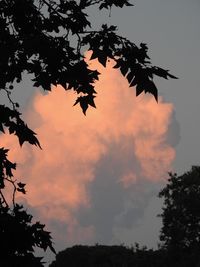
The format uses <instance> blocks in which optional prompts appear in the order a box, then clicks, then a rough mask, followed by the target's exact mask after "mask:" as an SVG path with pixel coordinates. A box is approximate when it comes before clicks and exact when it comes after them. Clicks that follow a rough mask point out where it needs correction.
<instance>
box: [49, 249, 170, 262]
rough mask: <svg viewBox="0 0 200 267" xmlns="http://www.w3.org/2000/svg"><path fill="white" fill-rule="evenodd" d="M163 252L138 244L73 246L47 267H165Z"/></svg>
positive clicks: (62, 252) (58, 255)
mask: <svg viewBox="0 0 200 267" xmlns="http://www.w3.org/2000/svg"><path fill="white" fill-rule="evenodd" d="M165 254H166V253H165V252H164V251H162V250H158V251H154V250H152V249H149V250H148V249H147V248H146V247H142V248H140V247H139V245H138V244H136V245H135V246H133V247H131V248H127V247H124V246H102V245H96V246H74V247H71V248H67V249H65V250H63V251H61V252H59V253H58V254H57V255H56V260H55V261H53V262H52V263H51V264H50V265H49V267H66V266H69V267H147V266H148V267H167V266H169V265H167V264H166V261H165Z"/></svg>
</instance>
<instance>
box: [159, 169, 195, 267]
mask: <svg viewBox="0 0 200 267" xmlns="http://www.w3.org/2000/svg"><path fill="white" fill-rule="evenodd" d="M159 197H162V198H164V207H163V212H162V214H161V217H162V222H163V226H162V229H161V235H160V240H161V241H162V242H163V243H162V246H163V248H165V249H167V251H168V253H169V257H170V258H171V259H173V261H175V260H176V261H177V264H178V263H179V264H180V266H200V254H199V251H200V167H199V166H193V167H192V169H191V170H190V171H189V172H186V173H184V174H183V175H180V176H178V175H177V174H176V173H169V179H168V183H167V185H166V186H165V188H164V189H163V190H162V191H161V192H160V194H159Z"/></svg>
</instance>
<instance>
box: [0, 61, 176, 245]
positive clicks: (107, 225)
mask: <svg viewBox="0 0 200 267" xmlns="http://www.w3.org/2000/svg"><path fill="white" fill-rule="evenodd" d="M90 65H91V68H98V70H99V71H100V72H101V75H100V80H99V81H98V82H97V83H96V90H97V92H98V95H97V97H96V106H97V109H93V108H90V109H89V110H88V112H87V116H86V117H85V116H84V115H83V114H82V112H81V110H80V108H78V107H77V106H76V107H72V105H73V103H74V101H75V99H76V95H75V94H74V93H73V92H69V91H67V92H66V91H65V90H64V89H63V88H62V87H61V86H57V87H54V88H52V92H50V93H49V94H46V95H43V94H42V93H40V92H38V93H36V94H35V96H34V97H33V100H32V103H31V104H30V105H29V107H27V110H26V111H25V113H24V114H25V117H26V118H25V119H26V121H27V122H28V125H29V126H30V127H31V128H32V129H33V130H34V131H35V132H37V134H38V137H39V140H40V142H41V145H42V148H43V150H39V149H37V148H35V147H33V146H30V145H29V144H25V145H23V148H20V147H19V145H18V144H17V140H16V138H15V137H14V136H9V135H1V136H0V142H1V144H2V145H3V146H4V147H8V148H10V152H9V156H10V158H11V159H12V160H13V161H16V162H17V163H18V168H17V171H16V177H18V178H19V179H20V180H22V181H23V182H26V183H27V191H28V192H27V197H26V202H27V205H28V206H30V207H31V209H32V210H33V212H34V213H35V215H36V216H38V218H40V219H41V221H42V222H44V223H46V224H47V225H48V226H49V227H50V230H52V231H53V232H54V236H55V237H56V240H57V241H58V243H59V242H61V243H63V244H64V243H65V244H69V245H70V244H74V243H84V242H107V243H109V242H111V241H112V240H115V238H118V239H119V236H117V237H116V235H115V231H116V229H117V227H122V228H123V227H124V228H131V227H132V226H133V225H134V224H137V223H139V221H140V219H141V218H142V216H143V214H144V210H145V208H146V207H147V206H148V201H149V199H150V198H151V197H152V195H153V194H154V193H155V187H154V185H155V184H156V183H160V182H162V181H163V178H164V177H165V176H166V172H167V171H169V170H171V168H172V162H173V160H174V158H175V150H174V147H173V142H169V136H168V133H169V132H170V138H171V139H173V135H172V131H171V130H170V127H171V125H172V118H173V106H172V104H170V103H166V102H165V101H164V100H163V99H162V98H161V97H160V98H159V103H156V102H155V100H154V98H153V97H152V96H150V95H141V96H139V97H137V98H136V97H135V89H134V88H129V87H128V83H127V81H126V80H125V79H124V78H123V77H122V76H121V74H120V73H119V71H118V70H116V69H113V68H112V62H109V63H108V67H107V68H106V69H105V68H103V67H101V66H100V65H99V64H98V63H97V62H96V61H95V60H93V61H91V62H90ZM77 75H78V74H77ZM175 138H176V137H175ZM19 197H20V196H19ZM21 199H22V198H21Z"/></svg>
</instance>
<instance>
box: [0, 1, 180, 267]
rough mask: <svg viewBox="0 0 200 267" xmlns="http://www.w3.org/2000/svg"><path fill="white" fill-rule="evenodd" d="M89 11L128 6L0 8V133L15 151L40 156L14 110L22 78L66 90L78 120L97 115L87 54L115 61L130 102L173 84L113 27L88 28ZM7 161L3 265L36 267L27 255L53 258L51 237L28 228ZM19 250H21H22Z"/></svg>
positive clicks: (1, 193) (0, 181)
mask: <svg viewBox="0 0 200 267" xmlns="http://www.w3.org/2000/svg"><path fill="white" fill-rule="evenodd" d="M91 6H96V8H97V10H98V11H102V10H103V9H111V8H113V7H114V6H115V7H119V8H122V7H125V6H132V4H131V3H130V1H129V0H117V1H116V0H79V1H74V0H70V1H65V0H1V1H0V35H1V38H0V51H1V59H0V91H1V92H4V93H5V94H6V96H7V99H8V102H9V104H8V105H7V106H6V105H5V104H1V105H0V131H1V132H2V133H5V130H6V129H7V130H8V132H9V133H10V134H14V135H16V136H17V137H18V140H19V143H20V145H21V146H22V145H23V143H24V142H28V143H30V144H31V145H36V146H38V147H40V148H41V146H40V143H39V140H38V139H37V137H36V133H34V131H32V130H31V129H30V128H29V127H28V126H27V124H26V123H25V122H24V120H23V119H22V116H21V115H22V114H21V113H20V105H19V103H17V102H15V100H14V99H13V98H12V91H13V90H16V83H20V82H21V81H22V79H23V75H27V74H29V76H30V77H31V79H32V81H33V85H34V86H35V87H42V88H43V89H44V90H47V91H49V90H51V87H52V86H53V85H58V84H60V85H62V87H63V88H64V89H65V90H74V91H75V92H76V93H77V99H76V101H75V103H74V105H77V104H79V105H80V107H81V109H82V111H83V113H84V114H86V111H87V109H88V107H89V106H91V107H96V106H95V102H94V98H95V97H96V91H95V81H96V80H98V77H99V72H98V71H97V70H90V69H89V66H88V64H87V63H86V61H85V58H84V53H85V51H87V50H92V56H91V60H92V59H98V61H99V62H100V63H101V64H102V65H103V66H104V67H106V63H107V60H108V59H112V60H114V61H115V66H114V68H116V69H119V70H120V72H121V74H122V75H123V76H125V77H126V79H127V80H128V82H129V85H130V87H133V86H134V87H135V88H136V96H138V95H140V94H141V93H142V92H145V93H150V94H152V95H153V96H154V97H155V99H156V100H158V91H157V88H156V85H155V83H154V81H153V78H154V76H159V77H162V78H165V79H167V78H176V77H175V76H173V75H171V74H170V73H169V71H168V70H165V69H162V68H160V67H157V66H153V65H152V64H151V61H150V58H149V56H148V54H147V52H148V48H147V45H146V44H144V43H141V44H140V45H139V46H137V45H136V44H134V43H133V42H132V41H130V40H128V39H127V38H125V37H122V36H119V35H118V34H117V27H116V26H114V25H107V24H103V25H102V26H101V27H100V29H96V28H95V27H94V26H93V25H92V23H91V21H90V16H89V11H88V10H89V8H90V7H91ZM7 153H8V149H5V148H3V147H2V148H0V164H1V169H0V240H1V242H3V243H4V244H6V247H7V248H8V247H10V250H9V249H8V250H2V251H0V253H1V256H2V259H3V257H4V258H5V259H6V257H10V258H9V259H10V261H11V260H12V262H13V263H14V262H15V266H27V265H28V266H32V265H33V264H35V265H34V266H42V263H41V260H40V259H36V258H35V257H34V253H33V252H34V248H35V247H41V248H43V249H44V250H46V248H47V247H49V248H50V249H51V250H52V251H54V249H53V247H52V241H51V237H50V233H49V232H47V231H45V230H44V225H42V224H40V223H39V222H37V223H32V216H31V215H29V214H28V213H27V212H26V210H25V209H24V208H23V206H20V205H19V204H17V203H16V202H15V194H16V192H21V193H23V194H25V193H26V190H25V184H23V183H22V182H19V181H16V179H14V177H13V170H14V169H15V168H16V164H15V163H12V162H11V161H9V160H8V158H7ZM7 183H10V184H12V187H13V191H12V192H11V196H12V197H11V199H12V201H8V199H6V197H5V190H6V184H7ZM22 236H26V238H27V239H24V238H22ZM13 238H14V239H13ZM11 239H12V240H15V242H13V241H11ZM17 241H19V242H18V243H17ZM20 242H22V243H23V244H25V243H26V245H24V247H23V246H22V247H21V246H20V245H19V243H20ZM20 258H21V259H22V258H23V260H24V261H23V260H22V261H21V262H20V263H19V262H18V263H17V260H16V261H15V259H20ZM25 259H27V261H26V260H25ZM34 260H36V261H37V263H38V265H36V262H35V261H34ZM9 264H10V263H8V264H7V266H10V265H9ZM4 266H6V264H4ZM13 266H14V265H13Z"/></svg>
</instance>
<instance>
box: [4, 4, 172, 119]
mask: <svg viewBox="0 0 200 267" xmlns="http://www.w3.org/2000/svg"><path fill="white" fill-rule="evenodd" d="M92 5H97V7H98V9H99V10H101V9H103V8H105V9H109V8H112V7H113V6H115V7H120V8H122V7H124V6H131V5H132V4H131V3H130V1H129V0H117V1H116V0H101V1H100V0H80V1H74V0H71V1H64V0H58V1H55V0H51V1H50V0H34V1H32V0H9V1H7V0H2V1H1V3H0V34H1V40H0V50H1V51H2V55H3V57H2V59H1V62H0V75H1V81H0V89H1V88H3V89H5V88H6V86H7V87H8V86H11V87H13V84H14V82H15V81H16V82H20V81H21V79H22V73H23V72H28V73H30V74H32V75H33V76H34V77H33V81H34V85H35V86H36V87H38V86H41V87H42V88H43V89H44V90H51V86H52V85H57V84H61V85H62V86H63V87H64V88H65V89H66V90H68V89H73V90H74V91H75V92H76V93H77V94H78V95H79V96H78V98H77V100H76V104H78V103H79V104H80V106H81V108H82V110H83V112H84V114H85V113H86V110H87V108H88V106H92V107H95V104H93V101H94V95H95V94H96V92H95V89H94V82H95V81H96V80H98V75H99V73H98V72H97V71H92V70H89V68H88V64H87V63H85V61H84V52H85V50H86V49H90V50H92V51H93V54H92V57H91V59H95V58H97V59H98V61H99V62H100V63H101V64H102V65H103V66H104V67H105V66H106V62H107V59H108V58H112V59H113V60H114V61H116V65H115V68H119V69H120V71H121V73H122V74H123V75H124V76H125V77H126V78H127V80H128V82H129V84H130V86H136V95H139V94H141V93H142V92H145V93H147V92H148V93H151V94H152V95H154V97H155V98H156V100H157V94H158V93H157V88H156V86H155V84H154V82H153V77H154V76H160V77H162V78H166V79H167V78H168V77H170V78H176V77H175V76H173V75H171V74H169V72H168V71H167V70H164V69H162V68H159V67H155V66H151V64H150V61H149V57H148V55H147V46H146V44H140V47H137V46H136V45H135V44H134V43H132V42H130V41H129V40H127V39H126V38H123V37H121V36H119V35H117V33H116V30H117V28H116V26H113V25H111V26H108V25H102V27H101V28H100V29H99V30H95V31H94V30H93V26H92V24H91V22H90V20H89V16H88V12H87V11H88V7H90V6H92ZM72 37H73V38H72ZM86 96H87V97H86ZM91 103H92V105H91Z"/></svg>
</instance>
